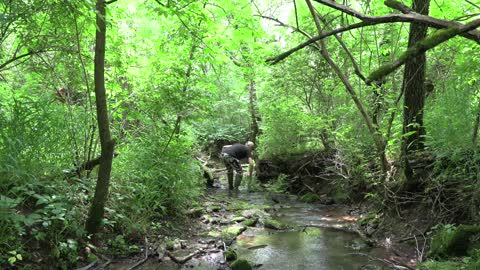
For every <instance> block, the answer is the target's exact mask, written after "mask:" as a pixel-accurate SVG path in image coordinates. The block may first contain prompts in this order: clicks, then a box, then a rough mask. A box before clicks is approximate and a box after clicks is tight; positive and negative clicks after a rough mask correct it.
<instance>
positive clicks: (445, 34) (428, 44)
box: [415, 27, 460, 50]
mask: <svg viewBox="0 0 480 270" xmlns="http://www.w3.org/2000/svg"><path fill="white" fill-rule="evenodd" d="M459 32H460V31H459V30H458V29H457V28H455V27H451V28H445V29H440V30H438V31H437V32H435V34H433V35H430V36H428V37H426V38H424V39H423V40H421V41H420V42H418V43H417V44H415V45H416V46H415V47H417V48H418V49H420V50H428V49H430V48H433V47H435V46H437V45H438V44H440V43H442V42H444V41H446V40H448V39H450V38H452V37H454V36H456V35H457V34H458V33H459Z"/></svg>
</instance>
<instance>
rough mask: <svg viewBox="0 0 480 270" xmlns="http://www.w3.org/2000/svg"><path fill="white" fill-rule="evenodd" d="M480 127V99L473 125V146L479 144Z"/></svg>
mask: <svg viewBox="0 0 480 270" xmlns="http://www.w3.org/2000/svg"><path fill="white" fill-rule="evenodd" d="M479 127H480V101H479V102H478V105H477V117H476V118H475V123H474V125H473V134H472V144H473V147H476V146H477V139H478V128H479Z"/></svg>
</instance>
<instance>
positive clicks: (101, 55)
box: [86, 0, 115, 234]
mask: <svg viewBox="0 0 480 270" xmlns="http://www.w3.org/2000/svg"><path fill="white" fill-rule="evenodd" d="M96 10H97V13H96V14H97V15H96V23H97V28H96V29H97V31H96V36H95V71H94V79H95V102H96V106H97V122H98V131H99V135H100V144H101V158H100V165H99V169H98V179H97V185H96V188H95V195H94V197H93V202H92V206H91V208H90V212H89V215H88V220H87V224H86V229H87V231H88V232H89V233H91V234H94V233H96V232H97V231H98V229H99V227H100V223H101V221H102V218H103V212H104V206H105V202H106V201H107V195H108V186H109V181H110V172H111V170H112V159H113V148H114V146H115V141H114V140H112V138H111V136H110V127H109V121H108V111H107V98H106V94H105V42H106V41H105V40H106V24H105V19H106V18H105V15H106V13H105V1H104V0H97V4H96Z"/></svg>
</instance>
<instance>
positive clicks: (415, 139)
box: [402, 0, 430, 190]
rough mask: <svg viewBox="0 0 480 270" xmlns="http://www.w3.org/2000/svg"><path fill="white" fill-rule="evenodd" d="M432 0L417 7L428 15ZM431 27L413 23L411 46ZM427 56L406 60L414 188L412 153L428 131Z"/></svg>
mask: <svg viewBox="0 0 480 270" xmlns="http://www.w3.org/2000/svg"><path fill="white" fill-rule="evenodd" d="M429 6H430V0H414V1H413V10H414V11H415V12H418V13H420V14H424V15H428V10H429ZM427 29H428V27H427V26H426V25H424V24H418V23H412V24H410V33H409V38H408V47H409V48H410V47H412V46H414V45H415V43H417V42H418V41H420V40H422V39H424V38H425V37H426V36H427ZM426 62H427V60H426V55H425V53H422V54H420V55H418V56H417V57H414V58H412V59H411V60H408V61H407V62H406V63H405V71H404V75H403V89H404V106H403V108H404V109H403V134H404V138H403V143H402V144H403V145H402V150H403V156H404V160H405V170H404V172H405V176H406V178H407V182H406V189H407V190H410V189H411V188H413V187H414V186H415V184H416V181H415V179H414V174H413V170H412V168H411V166H410V163H409V161H408V160H409V154H411V153H413V152H416V151H422V150H423V149H424V142H425V137H424V135H425V134H426V132H425V128H424V126H423V110H424V105H425V86H424V84H425V72H426Z"/></svg>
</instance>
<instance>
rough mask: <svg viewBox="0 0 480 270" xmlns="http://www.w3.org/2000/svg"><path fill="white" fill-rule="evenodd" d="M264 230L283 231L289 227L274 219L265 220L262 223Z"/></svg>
mask: <svg viewBox="0 0 480 270" xmlns="http://www.w3.org/2000/svg"><path fill="white" fill-rule="evenodd" d="M263 225H264V226H265V228H269V229H274V230H285V229H288V228H289V226H288V225H287V224H285V223H283V222H281V221H278V220H275V219H266V220H265V221H264V222H263Z"/></svg>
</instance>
